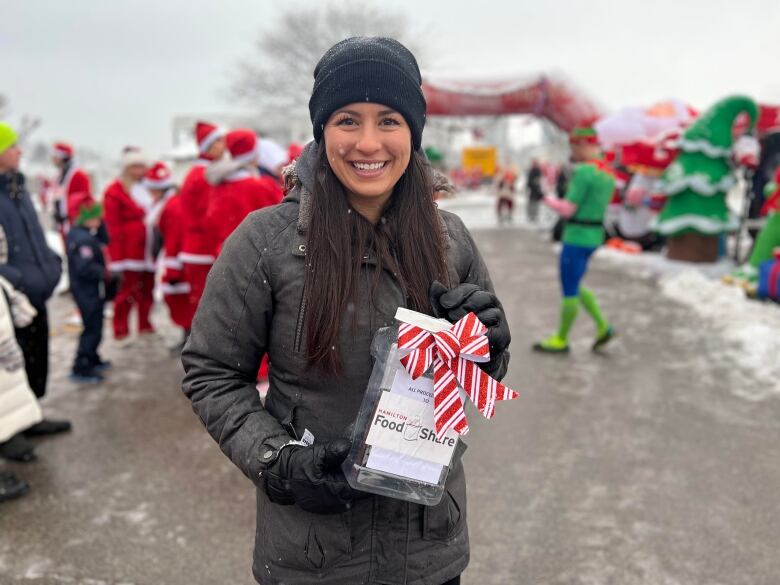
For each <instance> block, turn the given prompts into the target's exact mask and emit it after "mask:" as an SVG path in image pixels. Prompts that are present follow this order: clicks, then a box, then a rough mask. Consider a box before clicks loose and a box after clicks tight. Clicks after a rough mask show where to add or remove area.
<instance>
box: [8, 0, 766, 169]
mask: <svg viewBox="0 0 780 585" xmlns="http://www.w3.org/2000/svg"><path fill="white" fill-rule="evenodd" d="M313 1H317V0H309V1H306V0H304V1H303V2H299V3H298V4H299V5H309V4H311V3H312V2H313ZM319 1H320V2H322V1H323V0H319ZM295 5H296V2H295V0H286V1H280V2H271V1H266V0H262V1H261V0H221V1H216V0H212V1H211V2H204V1H202V0H132V1H124V0H122V1H120V0H110V1H109V0H70V1H68V0H64V1H63V0H3V1H2V13H1V15H0V55H1V56H0V63H1V64H2V65H1V69H0V70H1V71H2V76H1V77H0V93H2V94H5V95H6V97H8V98H9V100H10V105H11V107H10V111H9V113H8V116H7V118H8V121H9V122H11V123H18V121H19V119H20V118H21V116H22V115H25V114H28V115H33V116H37V117H40V118H41V119H42V120H43V124H42V126H41V128H40V129H39V130H38V131H37V132H36V136H37V137H38V138H42V139H47V140H48V139H65V140H69V141H72V142H74V143H76V144H78V145H83V146H89V147H91V148H94V149H96V150H101V151H104V152H106V153H107V154H109V155H111V154H113V153H114V152H117V151H118V150H119V148H120V147H121V146H122V145H124V144H128V143H134V144H140V145H142V146H144V147H145V148H146V149H147V150H148V151H149V152H150V153H152V154H158V153H159V152H161V151H163V150H164V149H166V148H167V147H169V146H170V144H171V120H172V118H173V117H174V116H175V115H176V114H198V113H205V114H207V113H210V112H231V111H233V110H236V109H241V108H240V107H239V106H236V105H235V104H231V103H230V101H228V100H227V99H226V98H225V89H226V87H227V86H228V85H229V82H230V79H231V74H232V71H233V69H234V67H235V63H236V62H237V61H238V60H239V59H240V58H244V57H249V56H251V55H252V54H253V42H254V40H255V39H256V37H257V36H258V35H259V34H260V31H262V30H263V28H264V27H269V26H272V25H273V23H274V19H275V17H276V15H277V14H279V12H280V11H281V10H285V9H288V8H289V7H290V6H295ZM388 5H389V6H396V7H398V8H399V9H402V10H405V11H407V12H409V13H410V14H411V15H413V16H414V19H415V21H419V22H420V23H421V24H422V25H424V26H425V27H427V29H428V30H430V31H431V33H430V35H429V36H430V38H428V39H425V40H424V41H423V43H424V44H425V45H426V46H428V47H429V51H430V53H431V56H432V57H433V58H432V59H431V60H430V62H428V63H426V62H421V63H420V65H421V67H422V68H423V69H424V70H427V71H430V72H431V73H442V72H446V73H447V74H449V75H463V76H465V77H468V76H474V75H495V76H531V75H533V74H536V73H542V72H556V73H562V74H565V75H566V76H567V77H568V78H569V79H571V80H572V81H574V82H575V83H576V85H577V86H578V87H579V88H580V89H581V90H583V91H584V92H585V93H586V94H587V95H589V96H590V97H591V98H593V99H594V100H596V101H597V102H599V103H600V104H602V105H603V106H604V107H605V108H606V109H614V108H617V107H620V106H621V105H643V104H650V103H652V102H654V101H658V100H662V99H664V98H667V97H679V98H681V99H684V100H687V101H688V102H690V103H691V104H693V105H694V106H696V107H699V108H704V107H706V106H707V105H708V104H710V103H711V102H712V101H714V100H716V99H718V98H719V97H722V96H724V95H726V94H729V93H734V92H745V93H747V94H749V95H751V96H753V97H754V98H756V99H757V100H759V101H762V102H768V103H772V102H774V103H780V52H779V51H778V47H779V46H780V42H779V40H780V0H743V1H742V2H739V3H737V2H734V1H733V0H732V1H728V2H726V1H719V0H654V1H651V0H587V1H585V0H583V1H580V0H567V1H563V0H536V1H532V0H506V1H503V0H502V1H490V0H482V1H480V2H474V1H473V0H471V1H468V2H459V1H457V0H432V1H429V0H425V1H422V0H393V2H392V3H390V2H388ZM313 68H314V63H312V69H313Z"/></svg>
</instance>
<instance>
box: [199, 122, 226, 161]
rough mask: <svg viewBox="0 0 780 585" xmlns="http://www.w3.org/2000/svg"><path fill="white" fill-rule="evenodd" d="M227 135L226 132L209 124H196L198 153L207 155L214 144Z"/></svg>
mask: <svg viewBox="0 0 780 585" xmlns="http://www.w3.org/2000/svg"><path fill="white" fill-rule="evenodd" d="M224 135H225V130H224V129H223V128H220V127H219V126H215V125H214V124H210V123H208V122H197V123H196V124H195V140H197V141H198V151H199V152H200V153H201V154H203V153H205V152H206V151H207V150H208V149H209V148H210V147H211V145H212V144H214V142H216V141H217V140H219V139H220V138H222V137H223V136H224Z"/></svg>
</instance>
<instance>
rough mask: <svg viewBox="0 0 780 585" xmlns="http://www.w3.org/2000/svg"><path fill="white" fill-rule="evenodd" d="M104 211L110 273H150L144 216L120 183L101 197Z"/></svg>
mask: <svg viewBox="0 0 780 585" xmlns="http://www.w3.org/2000/svg"><path fill="white" fill-rule="evenodd" d="M103 209H104V220H105V224H106V229H107V230H108V236H109V244H108V251H109V254H110V256H111V261H110V262H109V265H108V267H109V269H110V270H112V271H114V272H121V271H124V270H128V271H134V272H145V271H148V270H149V269H150V266H149V262H148V258H147V249H146V224H145V223H144V218H145V216H146V212H145V210H144V208H143V207H141V206H140V205H138V203H136V202H135V201H134V200H133V198H132V197H131V196H130V194H129V193H128V192H127V191H126V190H125V188H124V186H123V185H122V183H121V182H120V181H119V179H117V180H115V181H114V182H113V183H111V184H110V185H109V186H108V187H106V191H105V193H104V194H103Z"/></svg>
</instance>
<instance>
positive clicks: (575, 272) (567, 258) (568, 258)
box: [560, 244, 597, 298]
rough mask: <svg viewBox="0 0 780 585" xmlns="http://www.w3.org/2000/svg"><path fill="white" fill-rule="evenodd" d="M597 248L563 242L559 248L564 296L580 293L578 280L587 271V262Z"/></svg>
mask: <svg viewBox="0 0 780 585" xmlns="http://www.w3.org/2000/svg"><path fill="white" fill-rule="evenodd" d="M596 250H597V248H586V247H585V246H574V245H572V244H564V245H563V249H562V250H561V259H560V273H561V290H562V291H563V296H564V298H570V297H578V296H579V295H580V282H581V281H582V278H583V277H584V276H585V273H586V272H587V271H588V262H589V261H590V257H591V256H592V255H593V252H595V251H596Z"/></svg>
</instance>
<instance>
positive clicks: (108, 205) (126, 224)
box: [103, 147, 155, 343]
mask: <svg viewBox="0 0 780 585" xmlns="http://www.w3.org/2000/svg"><path fill="white" fill-rule="evenodd" d="M121 169H122V170H121V174H120V176H119V177H118V178H117V179H115V180H114V181H113V182H112V183H111V184H109V185H108V187H106V190H105V193H104V195H103V207H104V211H105V216H104V219H105V224H106V229H107V230H108V238H109V243H108V253H109V256H110V261H109V265H108V267H109V270H110V271H111V272H112V273H115V274H121V279H120V284H119V290H118V291H117V294H116V298H115V299H114V321H113V328H114V339H116V340H117V341H119V342H125V343H126V342H127V341H128V340H129V339H130V337H129V335H130V325H129V319H130V311H131V310H132V308H133V307H134V306H135V307H137V309H138V333H140V334H148V333H154V327H153V326H152V323H151V321H150V320H149V314H150V313H151V310H152V304H153V302H154V297H153V295H152V293H153V290H154V270H155V265H154V261H153V258H152V257H151V256H152V254H151V252H152V250H151V247H152V242H150V241H149V238H148V237H147V233H146V232H147V230H146V223H145V218H146V211H147V209H148V208H149V207H150V205H151V203H152V201H151V197H150V196H149V194H148V192H147V191H146V190H145V189H144V188H143V186H142V185H141V179H143V177H144V173H145V172H146V158H145V157H144V155H143V153H142V152H141V150H140V149H138V148H135V147H126V148H125V149H124V150H123V152H122V157H121Z"/></svg>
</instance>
